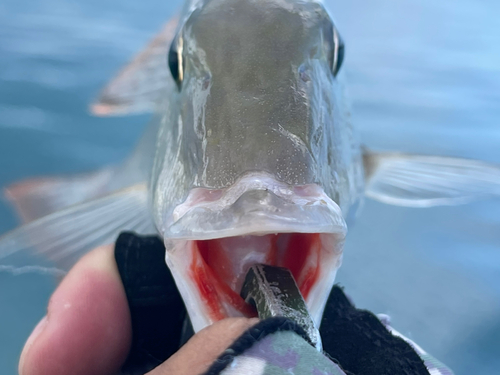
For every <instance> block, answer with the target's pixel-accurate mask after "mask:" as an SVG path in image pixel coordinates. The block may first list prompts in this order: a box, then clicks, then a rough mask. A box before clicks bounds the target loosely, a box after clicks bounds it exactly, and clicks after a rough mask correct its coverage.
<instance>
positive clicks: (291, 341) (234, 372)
mask: <svg viewBox="0 0 500 375" xmlns="http://www.w3.org/2000/svg"><path fill="white" fill-rule="evenodd" d="M380 318H382V319H381V321H382V322H383V323H384V325H385V326H386V327H387V329H388V330H389V331H390V332H391V333H392V334H393V335H396V336H399V337H401V338H402V339H403V340H405V341H406V342H408V343H409V344H410V345H411V346H412V347H413V348H414V349H415V351H416V352H417V353H418V354H419V355H420V357H421V358H422V360H423V361H424V363H425V365H426V367H427V369H428V371H429V374H430V375H453V372H452V371H451V370H450V369H449V368H447V367H446V366H445V365H443V364H442V363H441V362H439V361H438V360H436V359H434V358H433V357H432V356H430V355H429V354H428V353H426V352H425V351H424V350H423V349H422V348H420V347H419V346H418V345H417V344H415V343H414V342H412V341H411V340H410V339H408V338H406V337H404V336H403V335H401V334H400V333H399V332H397V331H395V330H394V329H392V328H391V327H390V326H388V324H387V323H388V321H387V319H385V317H383V316H380ZM220 374H221V375H346V373H345V372H344V371H342V369H341V368H340V367H339V366H338V365H337V364H336V363H334V362H333V361H331V360H330V359H329V358H328V357H326V356H324V355H323V354H321V353H319V352H318V351H317V350H316V349H314V348H313V347H312V346H311V345H310V344H308V343H307V342H306V341H305V340H304V339H303V338H302V337H300V336H299V335H297V334H296V333H295V332H291V331H279V332H276V333H273V334H271V335H268V336H266V337H264V338H263V339H262V340H260V341H258V342H257V343H255V344H254V345H253V346H252V347H250V348H249V349H247V350H246V351H245V352H244V353H242V354H241V355H239V356H236V357H234V358H233V360H232V362H231V364H230V365H229V366H227V367H226V368H225V369H224V370H223V371H222V372H220Z"/></svg>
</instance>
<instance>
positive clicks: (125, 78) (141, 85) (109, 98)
mask: <svg viewBox="0 0 500 375" xmlns="http://www.w3.org/2000/svg"><path fill="white" fill-rule="evenodd" d="M177 24H178V18H177V17H175V18H173V19H171V20H170V21H169V22H167V23H166V24H165V26H164V27H163V28H162V30H161V31H160V32H159V33H158V34H156V35H155V36H154V38H153V39H152V40H151V42H150V43H149V44H148V45H147V46H146V48H145V49H143V50H142V51H141V52H139V53H138V54H137V55H136V56H135V57H134V58H133V59H132V61H131V62H130V63H129V64H128V65H126V66H125V67H124V68H123V69H122V70H121V71H120V72H119V73H118V74H117V75H116V76H115V77H114V78H113V79H112V80H111V82H109V83H108V84H107V85H106V86H105V87H104V89H103V90H102V91H101V93H100V95H99V97H98V99H97V100H96V101H95V102H94V103H93V104H92V105H91V106H90V110H91V112H92V113H93V114H94V115H97V116H113V115H129V114H134V113H146V112H152V111H154V110H155V108H156V106H157V104H158V103H159V102H160V100H161V98H162V96H163V94H164V93H166V92H167V91H168V89H169V87H174V86H173V84H174V82H173V79H172V77H171V76H170V72H169V71H168V66H167V52H168V49H169V47H170V42H171V41H172V39H173V38H174V36H175V32H176V29H177Z"/></svg>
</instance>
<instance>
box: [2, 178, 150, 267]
mask: <svg viewBox="0 0 500 375" xmlns="http://www.w3.org/2000/svg"><path fill="white" fill-rule="evenodd" d="M124 230H132V231H135V232H137V233H139V234H153V233H155V232H156V231H155V229H154V225H153V223H152V220H151V215H150V213H149V210H148V205H147V188H146V186H145V185H137V186H133V187H131V188H127V189H124V190H121V191H118V192H116V193H114V194H112V195H108V196H105V197H102V198H99V199H96V200H93V201H89V202H86V203H82V204H78V205H76V206H72V207H69V208H66V209H64V210H62V211H59V212H56V213H53V214H51V215H48V216H45V217H43V218H41V219H38V220H35V221H33V222H31V223H29V224H26V225H24V226H21V227H19V228H18V229H15V230H13V231H12V232H9V233H7V234H6V235H4V236H2V237H0V265H1V266H0V271H2V270H4V271H11V272H14V271H15V272H16V273H20V272H23V271H39V272H52V271H53V270H55V268H54V269H53V268H50V267H49V266H47V260H49V261H50V262H52V264H55V265H56V267H57V269H59V270H62V271H67V270H69V269H70V268H71V266H72V265H73V264H74V263H75V262H76V261H77V260H78V259H79V258H80V257H81V256H82V255H83V254H85V253H86V252H88V251H90V250H92V249H93V248H95V247H98V246H101V245H104V244H108V243H112V242H113V241H114V240H115V239H116V237H117V236H118V234H119V233H120V232H121V231H124ZM42 266H43V267H42ZM52 273H54V272H52Z"/></svg>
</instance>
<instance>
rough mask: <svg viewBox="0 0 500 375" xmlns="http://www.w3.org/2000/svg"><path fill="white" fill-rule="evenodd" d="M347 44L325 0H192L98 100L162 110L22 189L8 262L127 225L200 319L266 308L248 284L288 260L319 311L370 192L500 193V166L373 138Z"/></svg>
mask: <svg viewBox="0 0 500 375" xmlns="http://www.w3.org/2000/svg"><path fill="white" fill-rule="evenodd" d="M174 25H176V26H174ZM343 53H344V46H343V42H342V40H341V38H340V36H339V31H338V30H337V28H336V26H335V24H334V23H333V21H332V18H331V17H330V15H329V13H328V12H327V11H326V10H325V8H324V6H323V4H322V3H320V2H318V1H313V0H198V1H189V2H187V3H186V5H185V7H184V11H183V13H182V14H181V15H180V17H178V18H177V20H176V21H174V22H173V23H170V24H168V25H167V27H166V28H165V30H164V31H162V33H161V34H160V35H159V36H158V37H157V38H155V39H154V40H153V42H152V43H151V44H150V45H149V46H148V48H147V49H146V50H145V51H143V52H142V53H141V54H140V55H139V56H138V57H137V58H136V59H135V60H134V61H133V62H132V63H131V64H130V65H129V66H128V67H127V68H125V69H124V70H123V71H122V73H120V74H119V75H118V77H117V78H116V79H115V80H114V81H113V82H112V83H111V84H110V85H109V86H108V87H107V88H106V89H105V90H104V91H103V94H102V96H101V98H100V99H99V102H98V103H97V105H94V107H93V109H94V112H95V113H98V114H113V113H114V114H123V113H127V112H133V111H144V110H150V109H152V108H155V109H156V110H157V111H158V112H159V116H158V117H159V119H160V120H159V122H158V123H155V124H153V125H152V126H151V127H150V128H149V130H148V131H147V133H146V135H145V136H144V138H143V140H142V141H141V142H140V144H139V146H138V148H137V150H136V152H135V153H134V154H133V155H132V157H131V158H129V159H128V160H127V161H126V162H125V163H124V164H123V165H121V166H118V167H114V168H109V169H106V170H105V171H101V172H98V173H96V174H93V175H88V176H80V177H75V178H71V179H62V178H60V179H51V180H47V179H45V180H35V181H29V182H28V183H24V184H19V185H16V186H14V187H12V188H11V189H9V196H10V198H11V200H12V201H13V202H14V203H15V204H16V205H17V207H18V208H19V210H20V211H21V213H22V214H23V216H24V217H25V218H26V219H27V221H28V223H27V224H26V225H24V226H22V227H20V228H19V229H17V230H15V231H13V232H11V233H8V234H6V235H5V236H3V237H2V238H1V239H0V261H1V262H2V264H7V265H8V264H9V262H10V259H11V256H15V255H16V254H18V253H19V252H20V251H27V252H30V253H31V254H33V255H36V256H38V255H42V256H43V257H45V258H49V259H51V260H53V261H55V262H56V263H57V265H58V267H59V268H61V269H63V270H67V269H68V268H69V267H71V265H72V264H74V262H76V261H77V260H78V258H79V257H81V255H82V254H84V253H85V252H86V251H89V250H90V249H92V248H93V247H95V246H98V245H101V244H104V243H110V242H112V241H114V239H115V238H116V236H117V234H118V233H119V232H120V231H123V230H134V231H136V232H138V233H141V234H153V233H155V234H159V235H160V236H161V237H162V238H163V239H164V242H165V246H166V249H167V252H166V262H167V264H168V266H169V267H170V269H171V271H172V273H173V275H174V277H175V280H176V283H177V286H178V288H179V290H180V292H181V294H182V296H183V298H184V301H185V304H186V307H187V309H188V311H189V314H190V318H191V320H192V323H193V326H194V328H195V330H200V329H201V328H203V327H205V326H207V325H209V324H211V323H213V322H214V321H217V320H219V319H222V318H224V317H228V316H251V315H252V314H253V312H252V311H251V309H249V307H248V306H247V305H246V304H245V303H244V301H243V300H242V299H241V298H240V297H239V290H240V288H241V285H242V283H243V278H244V276H245V274H246V272H247V271H248V270H249V269H250V267H252V266H253V265H255V264H268V265H272V266H280V267H286V268H288V269H290V270H291V272H292V273H293V275H294V277H295V279H296V280H297V283H298V285H299V288H300V289H301V292H302V294H303V295H304V297H305V300H306V303H307V306H308V309H309V311H310V313H311V315H312V317H313V319H314V321H315V323H316V324H319V321H320V318H321V314H322V310H323V307H324V304H325V303H326V299H327V297H328V293H329V291H330V289H331V287H332V285H333V283H334V279H335V274H336V271H337V269H338V267H340V264H341V260H342V251H343V244H344V240H345V236H346V233H347V224H346V221H348V219H350V218H352V217H354V216H355V214H356V212H357V209H358V207H359V203H360V202H361V201H362V199H363V196H364V195H368V196H369V197H370V198H373V199H378V200H380V201H383V202H385V203H390V204H398V205H403V206H413V207H427V206H432V205H439V204H457V203H464V202H467V201H470V200H473V199H477V198H484V197H489V196H493V195H499V194H500V169H499V168H498V167H497V166H491V165H488V164H485V163H482V162H477V161H470V160H462V159H455V158H446V157H430V156H418V155H405V154H397V153H372V152H368V151H363V150H362V148H361V146H360V144H359V142H358V141H357V138H356V135H355V132H354V130H353V127H352V124H351V121H350V114H349V106H348V104H347V102H346V100H345V98H344V89H343V83H342V82H343V77H342V75H343V74H342V69H341V65H342V60H343ZM166 62H168V66H169V68H170V72H168V70H167V64H166ZM33 259H35V258H33ZM32 264H37V261H36V260H33V261H32V262H31V261H29V262H25V263H21V264H16V266H19V267H21V269H23V267H26V266H29V267H32ZM4 267H7V268H5V269H13V268H9V267H10V266H4ZM37 267H38V266H37ZM35 268H36V267H35ZM16 269H17V270H18V271H19V269H20V268H16ZM25 269H26V268H25ZM28 269H29V270H31V269H32V268H28ZM36 269H38V270H46V268H40V267H38V268H36ZM0 270H1V266H0Z"/></svg>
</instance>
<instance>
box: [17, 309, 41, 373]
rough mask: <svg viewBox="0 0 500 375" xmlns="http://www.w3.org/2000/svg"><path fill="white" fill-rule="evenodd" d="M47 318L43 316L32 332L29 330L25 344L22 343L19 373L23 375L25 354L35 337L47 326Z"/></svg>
mask: <svg viewBox="0 0 500 375" xmlns="http://www.w3.org/2000/svg"><path fill="white" fill-rule="evenodd" d="M47 323H48V320H47V316H44V317H43V318H42V320H40V322H38V324H37V325H36V327H35V329H34V330H33V332H31V335H30V337H29V338H28V340H27V341H26V344H24V348H23V351H22V353H21V358H20V359H19V374H20V375H23V367H24V361H25V360H26V356H27V354H28V352H29V350H30V348H31V347H32V346H33V344H34V343H35V340H36V339H37V337H38V336H40V334H41V333H42V332H43V330H44V329H45V327H46V326H47Z"/></svg>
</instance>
